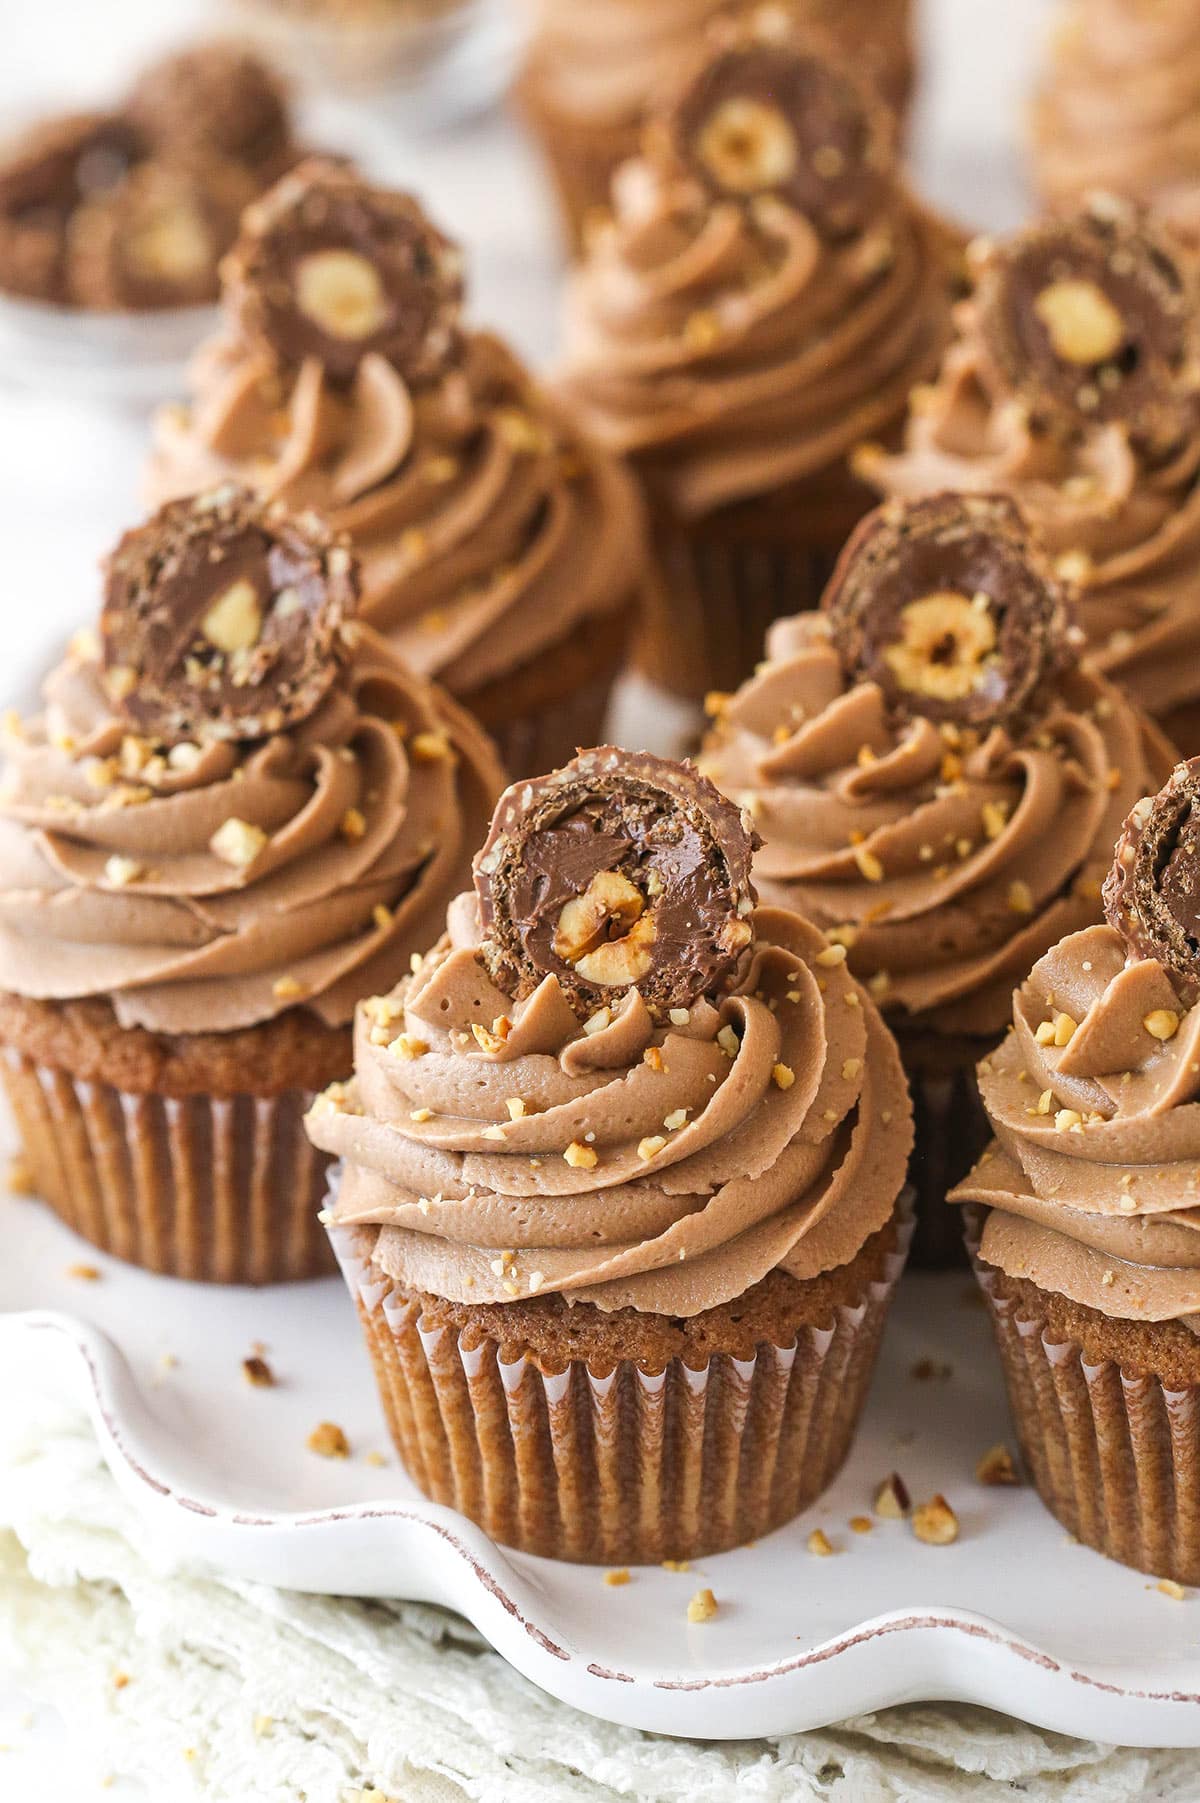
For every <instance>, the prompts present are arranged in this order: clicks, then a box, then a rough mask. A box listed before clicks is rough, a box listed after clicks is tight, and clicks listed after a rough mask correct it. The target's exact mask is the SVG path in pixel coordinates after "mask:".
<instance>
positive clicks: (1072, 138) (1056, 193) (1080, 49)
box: [1031, 0, 1200, 237]
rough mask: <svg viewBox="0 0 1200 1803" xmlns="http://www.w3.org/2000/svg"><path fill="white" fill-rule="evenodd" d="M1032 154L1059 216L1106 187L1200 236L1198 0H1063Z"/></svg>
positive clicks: (1044, 79)
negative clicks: (1195, 5) (1061, 212)
mask: <svg viewBox="0 0 1200 1803" xmlns="http://www.w3.org/2000/svg"><path fill="white" fill-rule="evenodd" d="M1031 148H1032V153H1033V173H1034V180H1035V181H1036V183H1037V186H1038V189H1039V191H1040V193H1041V195H1042V197H1043V199H1044V200H1045V202H1046V204H1047V206H1048V207H1050V208H1052V209H1053V210H1055V211H1067V210H1069V209H1071V208H1073V207H1075V206H1077V205H1078V204H1079V203H1080V201H1082V200H1083V199H1084V198H1085V197H1086V196H1087V194H1088V193H1089V192H1091V191H1092V190H1093V189H1105V190H1107V191H1108V192H1110V193H1113V194H1121V195H1125V196H1127V197H1128V198H1129V199H1131V200H1136V201H1140V202H1142V203H1143V204H1144V205H1146V206H1149V207H1153V208H1154V209H1155V210H1156V211H1157V212H1158V213H1160V214H1161V215H1162V217H1163V218H1165V219H1167V220H1169V221H1170V223H1171V224H1172V225H1174V226H1175V227H1176V228H1177V229H1179V230H1180V231H1182V232H1185V233H1188V234H1190V235H1191V236H1192V237H1195V236H1196V235H1197V234H1198V233H1200V34H1198V33H1197V30H1196V9H1195V7H1194V6H1193V5H1192V0H1058V5H1057V10H1056V12H1055V14H1054V29H1053V37H1052V40H1051V44H1050V52H1049V58H1048V62H1047V67H1046V69H1045V72H1044V74H1043V77H1042V80H1041V84H1040V86H1039V89H1038V93H1037V96H1036V99H1035V101H1034V107H1033V117H1032V121H1031Z"/></svg>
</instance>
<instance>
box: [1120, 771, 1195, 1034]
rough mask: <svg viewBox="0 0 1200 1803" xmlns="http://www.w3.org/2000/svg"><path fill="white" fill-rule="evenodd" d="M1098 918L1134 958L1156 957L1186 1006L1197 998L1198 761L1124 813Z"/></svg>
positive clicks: (1172, 775) (1175, 772)
mask: <svg viewBox="0 0 1200 1803" xmlns="http://www.w3.org/2000/svg"><path fill="white" fill-rule="evenodd" d="M1104 913H1105V917H1106V919H1107V920H1108V924H1109V925H1110V926H1111V927H1114V928H1115V929H1116V931H1117V932H1118V933H1120V935H1121V937H1122V938H1123V939H1124V941H1125V943H1126V945H1127V946H1128V947H1129V950H1130V953H1131V954H1132V956H1133V957H1134V958H1154V959H1157V961H1158V963H1159V964H1161V965H1162V967H1163V969H1164V970H1165V971H1166V972H1167V974H1168V975H1169V976H1170V978H1171V981H1172V982H1173V983H1174V984H1175V987H1176V989H1177V990H1178V992H1179V996H1180V999H1181V1000H1182V1001H1183V1002H1184V1003H1186V1005H1187V1006H1188V1007H1192V1006H1193V1005H1194V1004H1195V1003H1196V1002H1197V1001H1200V758H1191V759H1190V760H1189V761H1188V762H1187V763H1183V764H1177V765H1176V767H1175V769H1174V770H1173V771H1172V772H1171V776H1170V778H1169V780H1168V781H1167V783H1166V786H1165V787H1164V788H1162V789H1160V790H1159V792H1158V794H1157V795H1155V796H1154V797H1152V798H1150V797H1148V798H1147V799H1146V800H1144V801H1139V802H1138V804H1137V806H1136V807H1135V808H1134V810H1133V812H1132V813H1131V814H1130V815H1129V818H1128V819H1127V820H1126V822H1125V825H1124V827H1123V828H1122V831H1121V837H1120V839H1119V840H1118V842H1117V849H1116V855H1115V857H1114V859H1113V865H1112V869H1111V870H1110V871H1109V874H1108V877H1107V878H1106V880H1105V884H1104Z"/></svg>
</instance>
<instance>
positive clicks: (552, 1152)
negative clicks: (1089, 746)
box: [308, 897, 912, 1316]
mask: <svg viewBox="0 0 1200 1803" xmlns="http://www.w3.org/2000/svg"><path fill="white" fill-rule="evenodd" d="M751 925H752V927H753V934H754V937H753V943H752V946H751V948H750V955H749V960H748V963H747V966H746V968H745V973H744V976H743V978H742V980H741V981H740V982H739V983H738V985H737V987H736V988H735V989H734V991H733V992H732V993H731V994H730V995H728V996H727V997H726V998H725V999H724V1000H723V1001H721V1002H720V1003H719V1004H715V1003H713V1002H711V1001H709V1000H708V999H702V1000H700V1001H698V1002H696V1003H695V1004H694V1005H693V1006H692V1007H691V1008H690V1009H688V1010H686V1011H683V1010H680V1011H679V1015H678V1018H677V1019H676V1018H672V1019H671V1020H669V1021H668V1022H665V1023H661V1024H658V1023H656V1022H655V1021H654V1020H653V1019H652V1017H651V1015H650V1013H649V1011H648V1009H647V1007H646V1004H645V1003H644V1002H643V1000H642V998H641V996H640V994H639V993H638V991H637V990H636V989H631V990H629V991H628V993H627V994H626V996H625V998H624V1000H623V1002H622V1003H621V1005H620V1007H619V1008H618V1009H617V1010H616V1011H615V1012H614V1011H611V1010H605V1011H604V1015H605V1016H606V1017H607V1018H604V1017H601V1018H600V1019H599V1020H593V1021H590V1022H588V1023H586V1024H581V1022H580V1021H579V1019H578V1017H577V1015H576V1014H575V1012H574V1010H573V1009H572V1008H571V1007H570V1006H569V1004H568V1002H567V1000H566V997H565V996H564V994H563V991H562V989H561V987H560V986H559V983H558V980H557V978H556V977H555V976H553V975H547V976H546V977H545V978H544V979H543V980H542V982H541V983H540V984H539V986H538V987H537V989H536V990H535V991H534V992H533V994H532V995H530V996H528V997H527V998H526V999H525V1000H524V1001H519V1002H516V1001H514V1000H513V998H512V997H511V996H509V995H508V994H506V993H505V991H504V990H502V989H499V988H497V987H496V986H495V984H494V983H493V982H492V980H491V978H490V977H489V976H488V973H487V970H486V968H485V965H484V963H483V961H482V959H481V958H480V956H479V933H480V928H479V918H478V910H477V908H476V906H475V904H474V902H473V900H472V899H470V898H467V897H463V898H461V900H460V901H459V902H457V903H455V905H454V907H453V908H452V909H451V912H450V920H449V926H450V930H449V933H448V935H447V936H446V938H444V939H443V940H442V941H441V943H440V944H439V945H438V946H437V947H436V948H435V950H434V951H433V952H432V953H431V954H430V955H429V957H428V958H426V960H425V962H424V964H423V965H422V967H421V969H420V970H419V971H418V972H417V973H416V974H415V975H413V976H412V977H410V978H407V979H406V980H405V981H404V982H402V983H401V984H400V986H399V987H398V988H397V989H396V990H395V991H394V992H393V994H391V995H390V996H386V997H383V998H377V999H376V1000H374V1001H372V1002H367V1003H364V1004H363V1005H362V1007H361V1008H360V1010H359V1012H358V1017H357V1021H356V1027H355V1067H356V1074H355V1077H354V1080H353V1082H352V1083H351V1084H349V1085H346V1086H338V1087H337V1088H336V1089H335V1090H334V1091H332V1092H326V1094H325V1096H323V1097H320V1098H318V1101H317V1103H316V1104H315V1106H314V1108H313V1110H312V1112H311V1114H310V1115H309V1117H308V1125H309V1132H310V1135H311V1137H312V1139H313V1140H314V1142H315V1143H316V1144H317V1145H318V1146H320V1147H322V1148H323V1149H325V1150H326V1151H329V1152H332V1153H335V1154H337V1155H339V1156H340V1157H342V1158H343V1159H344V1160H345V1161H346V1163H345V1170H344V1174H343V1177H342V1181H341V1186H340V1189H339V1191H338V1196H337V1201H336V1207H335V1209H334V1218H335V1219H336V1220H338V1221H340V1222H345V1223H355V1224H366V1225H373V1226H376V1227H378V1228H379V1234H378V1238H377V1241H376V1244H375V1249H374V1260H375V1263H376V1264H377V1265H379V1266H380V1267H381V1268H382V1269H383V1270H385V1271H387V1272H388V1273H389V1274H391V1275H392V1276H394V1277H395V1278H397V1279H398V1280H399V1281H401V1282H402V1283H404V1284H405V1285H406V1286H408V1287H411V1288H414V1289H417V1290H424V1291H433V1292H435V1293H436V1294H438V1295H440V1296H444V1297H447V1298H449V1299H451V1300H456V1301H464V1302H505V1301H509V1300H513V1299H515V1298H517V1297H521V1296H525V1297H527V1296H530V1295H536V1294H550V1293H554V1292H557V1293H560V1294H562V1295H564V1296H566V1297H568V1298H569V1299H571V1300H573V1301H586V1302H591V1303H595V1304H596V1305H598V1306H599V1307H600V1308H602V1309H606V1310H611V1309H618V1308H624V1307H632V1308H635V1309H640V1310H642V1311H647V1312H664V1313H668V1314H671V1315H680V1316H691V1315H695V1314H698V1313H700V1312H701V1311H702V1310H704V1309H706V1308H711V1307H714V1306H716V1305H717V1304H719V1303H721V1302H724V1301H727V1300H729V1299H730V1298H731V1297H734V1296H737V1295H739V1294H741V1293H743V1292H744V1291H745V1290H747V1289H748V1288H750V1286H751V1285H753V1284H754V1283H756V1282H758V1281H759V1280H760V1279H761V1278H762V1277H764V1276H766V1275H767V1273H768V1272H770V1271H772V1270H774V1269H777V1268H779V1269H783V1270H784V1271H788V1272H790V1273H791V1274H792V1275H793V1276H795V1277H796V1278H798V1279H800V1280H804V1279H807V1278H810V1277H813V1276H815V1275H817V1274H818V1273H819V1272H821V1271H825V1270H829V1269H831V1268H834V1267H836V1266H838V1265H841V1264H844V1263H846V1262H847V1261H848V1260H849V1259H851V1258H853V1257H854V1255H855V1253H856V1252H857V1251H858V1249H859V1248H860V1247H861V1246H862V1244H863V1243H864V1242H865V1240H866V1239H867V1238H868V1237H869V1236H870V1235H871V1234H872V1233H873V1232H875V1231H877V1230H878V1229H879V1228H880V1227H882V1226H883V1225H884V1224H885V1223H886V1222H887V1220H888V1219H889V1218H890V1216H891V1215H892V1212H893V1210H894V1208H895V1205H896V1199H897V1197H898V1195H899V1192H900V1190H901V1187H902V1185H903V1183H904V1176H905V1168H906V1163H907V1158H908V1152H909V1147H910V1145H911V1140H912V1124H911V1114H910V1109H909V1103H908V1096H907V1091H906V1088H905V1084H904V1078H903V1074H902V1071H901V1068H900V1063H899V1059H898V1056H897V1053H896V1049H895V1045H894V1043H893V1041H892V1039H891V1037H890V1035H889V1034H888V1033H887V1031H886V1029H885V1028H884V1027H883V1025H882V1023H881V1021H880V1019H879V1016H878V1015H877V1013H876V1012H875V1010H874V1008H873V1007H872V1006H871V1003H870V1001H869V1000H868V998H867V997H866V996H865V995H864V994H863V992H862V991H861V990H860V989H859V988H858V986H857V985H856V984H855V983H854V982H853V980H852V979H851V977H850V976H849V974H848V972H847V971H846V969H845V967H844V966H830V965H829V963H828V960H827V958H826V956H825V954H826V949H827V948H826V946H825V942H824V940H823V939H822V937H821V935H820V934H819V933H817V932H816V931H815V930H814V929H813V928H811V927H809V926H808V925H806V924H805V922H803V921H802V920H800V919H798V918H797V917H796V916H794V915H792V914H787V913H781V912H777V911H775V910H772V909H763V910H759V911H758V912H756V913H755V914H754V915H752V916H751ZM483 1022H490V1023H492V1025H493V1026H494V1027H496V1028H498V1029H499V1030H498V1031H495V1032H491V1031H488V1030H486V1029H483V1030H481V1031H479V1032H477V1031H476V1028H479V1027H480V1025H481V1023H483Z"/></svg>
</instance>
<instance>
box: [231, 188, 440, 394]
mask: <svg viewBox="0 0 1200 1803" xmlns="http://www.w3.org/2000/svg"><path fill="white" fill-rule="evenodd" d="M224 274H225V279H226V284H227V292H228V297H229V302H230V305H231V308H232V311H233V313H234V316H235V318H236V319H237V321H238V323H239V325H240V326H241V328H242V330H243V331H244V332H245V333H246V334H247V336H248V337H249V338H250V339H251V340H252V341H257V342H260V343H262V344H263V345H264V346H265V347H266V348H267V349H269V350H270V352H271V353H272V354H273V355H274V356H275V357H276V358H278V359H279V361H280V362H282V363H284V364H286V365H292V366H294V365H296V364H299V363H302V362H303V361H304V359H305V358H306V357H315V358H316V359H317V360H318V361H319V362H320V363H321V365H322V366H323V368H324V370H325V372H326V374H327V375H328V376H329V378H330V379H331V380H332V381H334V382H343V383H345V382H350V381H351V380H352V379H353V377H354V375H355V374H356V372H357V370H358V366H359V364H360V363H361V362H362V360H363V358H364V357H366V356H368V355H369V354H371V353H374V354H376V355H378V356H381V357H385V358H386V359H387V360H388V362H389V363H392V364H394V365H395V367H396V368H397V369H398V370H399V371H400V373H401V375H402V376H404V378H405V380H406V381H409V382H413V383H417V382H422V381H427V380H429V379H431V378H432V377H434V376H436V375H438V374H439V373H440V371H441V370H442V369H443V368H444V366H445V363H446V361H447V358H448V356H449V354H450V352H451V350H452V349H453V346H454V343H455V339H456V332H457V325H458V317H459V311H460V308H461V305H462V297H463V281H462V257H461V254H460V252H459V250H458V247H457V246H456V245H455V244H453V243H452V242H451V241H450V239H448V238H445V237H443V236H442V234H441V232H439V231H438V230H437V228H436V227H435V226H433V225H432V224H431V223H430V221H429V220H428V219H427V218H426V216H425V214H424V213H423V211H422V210H421V208H420V206H419V205H418V204H417V202H416V201H415V200H414V199H413V198H412V197H411V196H410V195H407V194H397V193H393V192H391V191H390V190H388V189H386V188H374V187H372V186H371V185H370V184H369V183H368V182H366V181H365V180H364V179H363V177H362V176H361V175H360V174H358V173H357V171H355V170H353V169H350V168H346V167H344V166H343V165H340V164H335V163H331V162H327V161H321V160H319V159H311V160H310V161H308V162H306V163H304V164H302V165H301V166H300V168H298V169H296V170H295V171H293V173H292V174H291V175H289V176H287V177H285V179H284V180H283V181H281V182H279V183H277V185H276V186H275V187H274V188H273V189H272V190H271V192H270V193H269V194H268V195H266V196H265V198H264V199H263V200H262V201H260V202H258V203H257V204H256V205H254V206H252V207H250V208H248V210H247V212H246V213H245V215H244V217H243V220H242V232H241V236H240V237H239V239H238V241H237V243H236V244H235V246H234V248H233V250H232V251H231V252H230V254H229V258H228V260H227V263H226V265H225V268H224Z"/></svg>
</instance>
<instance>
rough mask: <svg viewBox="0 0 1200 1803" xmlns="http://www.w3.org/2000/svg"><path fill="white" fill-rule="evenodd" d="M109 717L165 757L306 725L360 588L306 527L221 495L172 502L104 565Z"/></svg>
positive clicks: (343, 559) (344, 653)
mask: <svg viewBox="0 0 1200 1803" xmlns="http://www.w3.org/2000/svg"><path fill="white" fill-rule="evenodd" d="M106 573H107V582H106V588H105V599H104V610H103V613H102V615H101V621H100V630H101V642H102V650H103V662H104V669H105V686H106V688H107V690H108V693H109V696H110V698H111V700H112V702H113V704H114V706H115V707H116V709H117V711H118V712H119V713H120V714H121V715H122V717H123V718H125V719H127V720H128V721H129V722H130V723H131V725H133V726H134V727H135V728H136V729H137V730H138V731H139V732H141V733H144V734H147V735H149V736H151V737H153V738H154V739H156V740H157V741H159V742H160V743H162V744H168V745H170V744H177V743H180V742H181V741H185V740H191V739H205V738H208V739H212V738H222V739H235V740H245V739H257V738H261V737H263V736H264V735H266V734H268V733H275V732H282V731H285V730H287V729H288V728H289V727H293V726H296V725H298V724H299V723H300V722H301V721H302V720H305V719H307V718H308V716H309V715H310V714H312V712H313V711H314V709H315V708H316V707H317V706H318V704H319V703H320V702H321V700H322V699H323V698H324V696H325V695H326V694H327V693H328V691H329V689H330V688H331V687H332V685H333V682H334V680H335V678H336V676H337V674H338V671H339V669H340V668H341V667H342V665H343V664H344V663H345V661H346V659H347V657H348V655H349V650H350V645H349V639H350V636H351V635H350V634H349V632H348V630H347V627H348V622H349V620H350V618H351V616H352V614H353V612H354V609H355V605H356V602H357V595H358V577H357V570H356V566H355V564H354V561H353V559H352V558H351V556H350V554H349V552H348V551H346V550H344V549H343V548H342V547H341V546H340V545H338V544H336V543H335V541H334V540H333V538H332V535H331V534H330V533H329V532H328V531H327V529H326V528H325V527H323V526H322V525H321V524H320V523H319V522H318V521H317V520H315V519H314V518H313V517H312V516H309V515H305V516H303V517H301V518H296V517H292V516H289V515H288V514H287V513H286V512H285V511H284V510H283V509H282V508H281V507H280V506H279V505H278V504H274V505H272V504H270V503H265V502H262V501H259V500H257V499H255V498H254V497H253V496H251V495H250V494H249V493H248V492H247V491H245V490H243V489H239V488H237V487H235V486H234V485H232V484H230V485H227V486H226V487H224V488H221V489H217V490H213V491H212V492H210V493H208V494H203V495H197V496H194V497H192V498H190V499H188V500H183V501H173V502H170V503H169V504H168V505H167V506H165V507H163V508H162V509H160V511H159V512H158V513H157V514H155V515H154V517H153V518H152V519H150V520H149V521H147V523H146V524H145V525H143V526H140V527H138V528H136V529H135V530H134V531H132V532H127V533H126V534H125V536H124V538H123V539H122V540H121V541H120V543H119V544H118V546H117V548H116V550H115V551H114V552H113V553H112V556H111V557H110V558H109V559H108V562H107V565H106Z"/></svg>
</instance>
